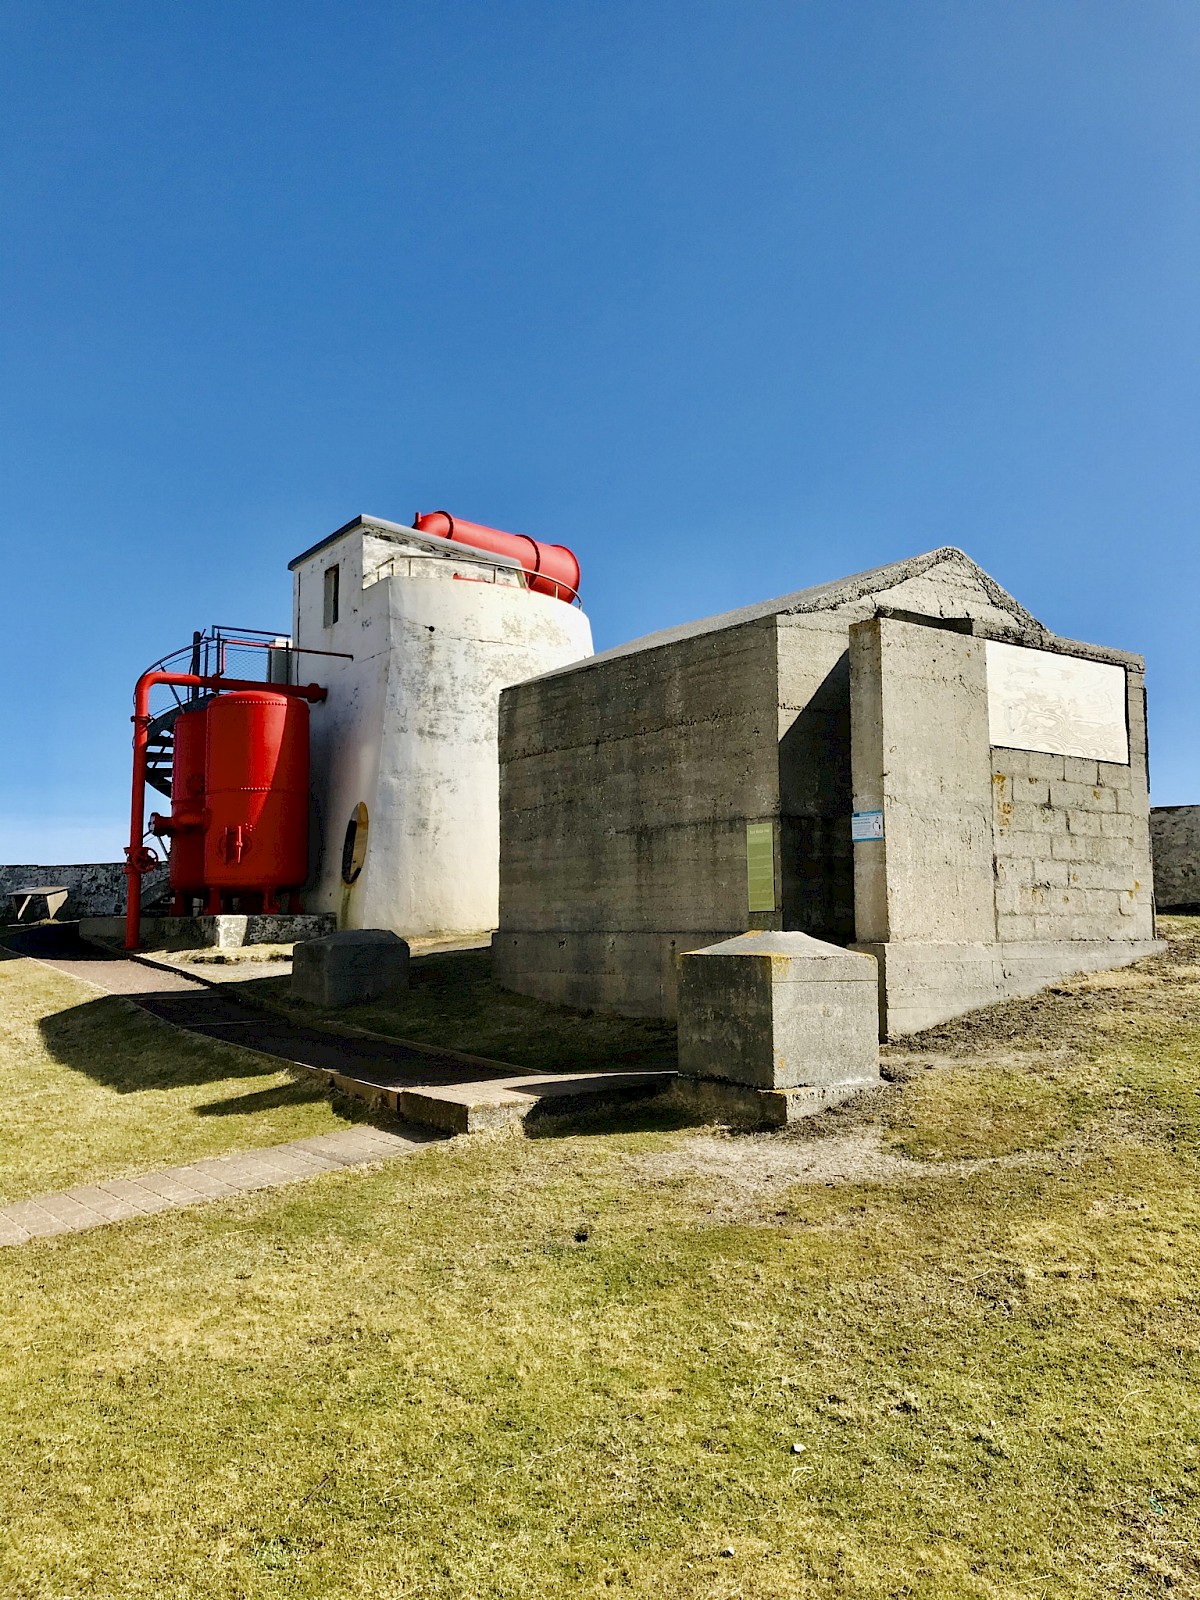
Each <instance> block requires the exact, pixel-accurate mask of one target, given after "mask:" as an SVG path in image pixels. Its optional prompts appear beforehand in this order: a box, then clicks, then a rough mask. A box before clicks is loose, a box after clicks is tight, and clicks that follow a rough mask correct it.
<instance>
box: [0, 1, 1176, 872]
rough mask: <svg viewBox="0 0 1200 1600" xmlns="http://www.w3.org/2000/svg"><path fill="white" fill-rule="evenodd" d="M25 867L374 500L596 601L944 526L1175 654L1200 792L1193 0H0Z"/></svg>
mask: <svg viewBox="0 0 1200 1600" xmlns="http://www.w3.org/2000/svg"><path fill="white" fill-rule="evenodd" d="M0 73H2V76H3V83H2V89H3V92H2V94H0V125H2V137H0V148H2V151H3V154H2V156H0V162H2V168H0V206H2V218H3V235H2V236H3V246H2V249H0V304H2V306H3V318H2V334H0V340H2V342H0V406H2V411H3V415H2V419H0V423H2V428H0V452H2V453H0V528H2V531H3V540H4V555H3V573H4V576H3V583H2V585H0V593H2V594H3V598H4V622H3V628H2V629H0V670H2V679H0V861H3V860H7V861H14V860H26V861H30V860H42V861H54V860H71V859H96V858H100V859H115V858H116V857H118V856H119V855H120V853H121V845H122V840H123V833H124V814H125V809H126V805H127V798H126V797H127V787H128V742H129V732H130V729H129V721H128V717H129V711H130V693H131V688H132V684H133V680H134V678H135V677H136V676H137V673H138V672H139V670H140V669H141V668H142V667H143V666H144V665H146V664H147V663H148V662H149V661H150V660H152V659H154V658H156V657H158V656H159V655H161V654H163V653H165V652H166V651H167V650H169V649H171V648H173V647H175V646H177V645H179V644H181V643H182V642H184V641H185V640H186V639H187V638H188V637H189V636H190V632H191V630H192V628H193V627H198V626H202V625H203V624H206V623H208V622H212V621H230V622H233V623H237V624H242V625H259V626H262V627H281V628H286V626H287V622H288V616H289V596H290V585H289V577H288V573H287V571H286V563H287V561H288V559H289V557H291V556H292V555H294V554H296V553H297V552H298V551H299V550H301V549H302V548H303V547H304V546H306V545H307V544H309V543H311V542H313V541H314V540H315V539H317V538H319V537H321V536H322V535H323V534H325V533H327V532H329V531H331V530H332V529H333V528H334V527H336V526H337V525H338V524H340V523H342V522H344V521H346V520H347V519H348V518H349V517H351V516H353V515H354V514H355V513H357V512H359V511H368V512H372V513H374V514H376V515H380V516H384V517H390V518H395V519H399V520H407V518H408V517H410V516H411V514H412V513H413V512H414V511H415V510H416V509H418V508H421V509H430V508H433V507H437V506H448V507H449V508H450V509H451V510H453V511H455V512H457V513H458V514H459V515H462V516H467V517H473V518H476V519H477V520H481V521H487V522H493V523H496V524H498V525H499V526H501V527H511V528H515V529H520V530H524V531H527V532H530V533H534V534H536V535H539V536H541V537H543V538H549V539H552V540H560V541H563V542H565V543H568V544H570V545H572V546H573V547H574V548H575V550H576V551H577V553H578V554H579V556H580V559H581V561H582V563H583V574H584V599H585V603H586V606H587V609H588V611H589V613H590V615H591V617H592V621H593V626H594V629H595V633H596V638H597V644H598V645H599V646H604V645H608V644H613V643H616V642H618V641H620V640H622V639H626V638H630V637H632V636H634V635H636V634H639V633H644V632H647V631H649V630H651V629H653V628H656V627H659V626H664V625H667V624H670V623H673V622H678V621H682V620H685V619H687V618H690V617H695V616H701V615H705V614H708V613H711V612H714V611H719V610H722V609H725V608H727V607H729V606H733V605H736V604H740V603H743V602H746V601H751V600H756V599H762V598H766V597H768V596H771V595H773V594H779V593H784V592H786V591H787V590H789V589H794V588H798V587H801V586H803V585H805V584H808V583H813V582H819V581H821V580H823V579H827V578H830V577H835V576H838V575H840V574H842V573H846V572H851V571H857V570H859V569H861V568H864V567H871V566H875V565H878V564H880V563H881V562H885V561H889V560H892V559H895V558H898V557H901V556H905V555H910V554H913V553H915V552H917V551H920V550H925V549H929V548H931V547H933V546H935V545H939V544H948V543H949V544H957V545H961V546H962V547H963V548H964V549H966V550H967V551H968V552H969V553H970V554H971V555H972V556H974V557H975V559H976V560H978V561H979V562H980V563H981V564H982V565H983V566H985V567H986V568H987V569H988V570H989V571H990V572H991V573H992V574H993V575H994V576H995V577H996V578H997V579H999V581H1000V582H1001V583H1003V584H1005V585H1006V586H1007V587H1008V588H1010V589H1011V590H1013V592H1014V593H1015V594H1016V595H1017V596H1018V598H1019V599H1020V600H1021V601H1022V602H1023V603H1024V604H1025V605H1026V606H1028V608H1029V609H1030V610H1032V611H1033V612H1034V613H1035V614H1036V615H1038V616H1039V617H1040V618H1041V619H1042V620H1043V621H1044V622H1046V623H1047V624H1048V625H1050V626H1051V627H1053V628H1054V629H1056V630H1057V631H1058V632H1060V633H1064V634H1067V635H1070V636H1073V637H1076V638H1083V639H1089V640H1095V641H1098V642H1101V643H1104V644H1112V645H1118V646H1122V647H1125V648H1129V649H1133V650H1139V651H1143V652H1145V654H1146V655H1147V657H1148V658H1149V667H1150V685H1151V706H1152V739H1153V786H1154V799H1155V801H1156V802H1157V803H1160V804H1162V803H1173V802H1184V801H1200V740H1198V738H1197V734H1198V730H1200V719H1198V717H1197V715H1196V708H1195V701H1196V697H1197V693H1198V691H1200V674H1198V672H1197V655H1198V650H1200V645H1198V636H1197V628H1196V620H1195V619H1196V613H1197V605H1198V598H1200V552H1198V548H1197V537H1196V532H1197V522H1198V512H1200V454H1198V451H1197V431H1198V430H1197V424H1198V423H1200V159H1198V158H1200V93H1198V92H1197V84H1198V82H1200V7H1197V5H1196V4H1195V3H1194V0H1180V3H1177V4H1175V3H1166V0H1126V3H1120V4H1116V3H1112V0H1080V3H1071V4H1068V3H1062V0H1036V3H1023V0H991V3H979V4H967V3H964V0H953V3H946V4H939V3H930V0H886V3H879V0H853V3H847V0H812V3H803V0H789V3H786V4H777V3H773V0H761V3H760V0H722V3H705V0H678V3H676V0H552V3H551V0H545V3H534V0H528V3H523V0H505V3H503V4H495V3H494V0H492V3H482V0H471V3H466V0H463V3H455V0H438V3H423V0H408V3H404V4H397V3H394V0H393V3H387V4H374V3H358V4H355V3H352V4H334V3H332V0H326V3H322V4H311V3H309V4H305V3H303V0H288V3H286V4H284V3H254V0H250V3H246V0H238V3H236V4H235V3H227V0H205V3H204V4H179V5H163V4H156V3H150V0H143V3H140V4H128V3H122V0H105V3H104V4H102V5H85V4H82V3H72V0H67V3H64V4H49V3H45V0H42V3H40V4H32V3H30V4H25V3H20V0H16V3H4V4H3V5H0Z"/></svg>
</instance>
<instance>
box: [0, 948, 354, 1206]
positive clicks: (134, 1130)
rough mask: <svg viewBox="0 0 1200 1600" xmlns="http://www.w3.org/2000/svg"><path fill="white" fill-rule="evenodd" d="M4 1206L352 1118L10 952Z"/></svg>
mask: <svg viewBox="0 0 1200 1600" xmlns="http://www.w3.org/2000/svg"><path fill="white" fill-rule="evenodd" d="M0 1084H2V1085H3V1116H2V1118H0V1203H3V1202H7V1201H10V1200H19V1199H25V1198H27V1197H28V1196H29V1195H33V1194H38V1193H45V1192H46V1191H48V1190H52V1189H64V1188H69V1187H72V1186H73V1185H75V1184H81V1183H94V1182H96V1181H97V1180H103V1179H105V1178H116V1177H130V1176H133V1175H135V1174H136V1173H139V1172H149V1171H153V1170H154V1169H155V1168H158V1167H166V1166H176V1165H178V1164H179V1163H181V1162H185V1161H192V1160H196V1159H197V1158H199V1157H201V1156H210V1155H219V1154H222V1153H224V1152H226V1151H229V1150H245V1149H251V1148H254V1147H256V1146H261V1145H268V1144H279V1143H281V1142H283V1141H284V1140H287V1139H300V1138H304V1137H305V1136H306V1135H308V1134H312V1133H326V1132H329V1131H331V1130H332V1129H334V1128H337V1127H344V1126H345V1118H344V1117H341V1116H339V1115H337V1114H336V1113H335V1112H334V1111H333V1109H332V1108H331V1106H330V1104H329V1101H328V1099H327V1097H326V1096H325V1095H324V1093H323V1091H322V1090H321V1089H320V1088H319V1087H312V1086H308V1085H301V1084H297V1083H295V1082H293V1081H292V1079H290V1078H289V1077H288V1076H287V1074H286V1073H283V1072H280V1071H278V1070H277V1069H276V1068H275V1067H274V1066H273V1064H272V1063H271V1062H269V1061H267V1060H266V1059H265V1058H264V1057H261V1056H256V1055H253V1054H251V1053H250V1052H248V1051H244V1050H237V1049H233V1048H230V1047H227V1046H223V1045H214V1044H210V1043H208V1042H207V1041H205V1040H202V1039H199V1038H196V1037H194V1036H193V1035H191V1034H187V1033H182V1032H180V1031H178V1030H177V1029H174V1028H172V1027H170V1026H169V1025H168V1024H167V1023H165V1022H160V1021H158V1020H157V1018H154V1017H151V1016H148V1015H147V1014H146V1013H145V1012H143V1011H139V1010H138V1009H137V1007H136V1006H134V1005H133V1004H132V1003H131V1002H130V1001H128V1000H125V999H122V998H121V997H119V996H116V995H98V994H97V993H96V991H95V990H94V989H91V988H90V987H88V985H87V984H83V983H80V982H78V981H77V980H76V979H74V978H71V977H68V976H66V975H64V974H62V973H58V972H54V971H52V970H50V969H49V968H47V967H44V966H42V965H41V963H39V962H37V961H30V960H26V959H23V958H14V957H11V956H9V955H8V953H7V952H5V951H0Z"/></svg>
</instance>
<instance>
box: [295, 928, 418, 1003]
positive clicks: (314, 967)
mask: <svg viewBox="0 0 1200 1600" xmlns="http://www.w3.org/2000/svg"><path fill="white" fill-rule="evenodd" d="M407 987H408V945H407V944H406V943H405V942H404V940H403V939H401V938H399V937H398V936H397V935H396V934H394V933H391V932H390V931H388V930H387V929H385V928H348V929H345V930H344V931H343V932H341V933H331V934H328V935H327V936H326V937H325V938H323V939H308V940H306V941H305V942H304V943H303V944H298V945H297V946H296V948H295V950H294V951H293V953H292V998H293V999H294V1000H304V1001H306V1002H307V1003H308V1004H309V1005H314V1006H350V1005H358V1004H361V1003H362V1002H364V1001H367V1000H385V999H387V998H388V996H389V995H394V994H398V993H399V992H400V991H401V990H403V989H406V988H407Z"/></svg>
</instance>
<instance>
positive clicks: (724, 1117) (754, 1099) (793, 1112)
mask: <svg viewBox="0 0 1200 1600" xmlns="http://www.w3.org/2000/svg"><path fill="white" fill-rule="evenodd" d="M878 1086H879V1078H878V1075H876V1076H875V1077H874V1078H870V1079H867V1080H866V1081H864V1082H862V1083H833V1084H826V1085H825V1086H824V1087H823V1088H819V1089H818V1088H807V1089H751V1088H750V1087H749V1086H748V1085H746V1084H744V1083H727V1082H723V1081H721V1080H720V1079H717V1078H685V1077H679V1078H677V1079H676V1080H675V1083H674V1084H673V1086H672V1087H671V1089H670V1090H668V1092H667V1093H666V1095H665V1096H664V1097H663V1104H664V1105H666V1106H669V1107H671V1108H672V1109H674V1110H678V1111H679V1112H681V1113H682V1114H683V1115H684V1116H686V1117H687V1118H688V1119H689V1120H690V1121H693V1122H697V1123H709V1122H717V1123H721V1124H724V1125H726V1126H730V1127H735V1128H783V1127H786V1126H787V1124H788V1123H791V1122H802V1121H803V1120H804V1119H805V1118H806V1117H816V1116H820V1114H821V1112H822V1111H828V1110H829V1109H830V1108H831V1107H833V1106H839V1105H843V1104H844V1103H845V1102H846V1101H847V1100H850V1099H852V1098H853V1097H854V1096H855V1095H856V1094H862V1093H863V1092H864V1091H865V1090H867V1089H875V1088H878Z"/></svg>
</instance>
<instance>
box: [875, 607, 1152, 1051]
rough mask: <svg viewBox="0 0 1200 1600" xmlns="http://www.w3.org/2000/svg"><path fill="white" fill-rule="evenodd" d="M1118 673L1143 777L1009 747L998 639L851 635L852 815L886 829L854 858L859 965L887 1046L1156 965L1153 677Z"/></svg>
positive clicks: (919, 632)
mask: <svg viewBox="0 0 1200 1600" xmlns="http://www.w3.org/2000/svg"><path fill="white" fill-rule="evenodd" d="M1039 648H1041V649H1046V648H1047V644H1046V642H1045V641H1043V642H1042V643H1041V644H1040V645H1039ZM1080 648H1081V651H1082V649H1083V648H1086V647H1080ZM1060 653H1062V654H1071V653H1072V652H1071V651H1070V650H1062V649H1061V647H1060ZM1090 653H1091V655H1092V656H1093V657H1095V656H1103V655H1104V653H1103V652H1097V651H1095V650H1092V651H1091V652H1090ZM1108 659H1109V660H1110V661H1113V660H1114V657H1113V655H1112V653H1111V652H1110V653H1108ZM1120 664H1121V665H1122V666H1123V667H1124V670H1125V674H1126V679H1125V681H1126V708H1125V711H1126V725H1127V730H1128V736H1129V753H1130V761H1129V763H1128V764H1125V763H1115V762H1107V761H1095V760H1090V759H1084V758H1081V757H1077V756H1070V755H1058V754H1047V753H1043V752H1039V751H1031V750H1023V749H1011V748H1007V747H1004V748H1002V747H997V746H993V745H992V744H991V743H990V732H989V705H988V673H987V660H986V640H984V639H983V638H977V637H972V636H967V637H962V636H960V635H958V634H956V633H948V632H946V631H944V630H942V629H940V628H938V627H937V626H935V625H933V624H931V623H929V622H921V621H919V620H915V619H914V620H899V619H893V618H887V617H878V618H875V619H872V620H870V621H867V622H863V623H860V624H857V625H855V626H854V627H853V628H852V629H851V694H852V712H853V722H852V729H853V739H852V749H853V760H854V804H855V808H856V809H858V810H879V811H882V813H883V820H884V836H883V838H882V839H880V840H873V841H864V842H862V843H860V844H858V845H856V846H855V851H856V855H855V897H856V912H857V923H858V948H860V949H863V950H865V951H867V952H869V953H870V954H872V955H874V956H875V957H876V959H877V961H878V962H879V967H880V976H881V1026H882V1030H883V1031H884V1033H885V1034H887V1035H890V1036H896V1035H902V1034H905V1033H911V1032H914V1031H917V1030H919V1029H921V1028H925V1027H930V1026H932V1025H933V1024H935V1023H937V1022H940V1021H943V1020H945V1019H946V1018H947V1017H951V1016H955V1015H958V1014H959V1013H961V1012H963V1011H967V1010H971V1009H973V1008H975V1007H977V1006H982V1005H987V1004H990V1003H991V1002H993V1001H995V1000H998V999H1001V998H1004V997H1006V996H1012V995H1019V994H1027V993H1032V992H1033V991H1035V990H1036V989H1038V988H1040V987H1042V986H1043V985H1045V984H1047V983H1050V982H1053V981H1054V979H1055V978H1058V977H1061V976H1064V975H1066V974H1068V973H1072V972H1077V971H1087V970H1097V969H1102V968H1105V967H1112V966H1118V965H1121V964H1122V963H1123V962H1126V961H1132V960H1136V959H1137V958H1138V957H1139V956H1141V955H1145V954H1147V953H1148V952H1149V951H1151V950H1153V949H1155V948H1157V946H1156V945H1155V943H1154V902H1153V894H1152V889H1151V882H1150V854H1149V829H1148V821H1147V816H1148V795H1147V786H1146V736H1145V694H1144V682H1143V674H1142V671H1141V667H1140V663H1137V664H1135V662H1133V661H1131V660H1129V659H1128V658H1126V659H1124V660H1121V663H1120ZM989 789H990V797H989Z"/></svg>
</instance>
